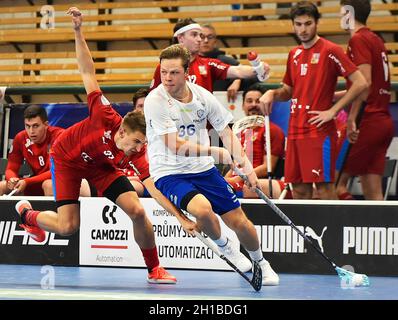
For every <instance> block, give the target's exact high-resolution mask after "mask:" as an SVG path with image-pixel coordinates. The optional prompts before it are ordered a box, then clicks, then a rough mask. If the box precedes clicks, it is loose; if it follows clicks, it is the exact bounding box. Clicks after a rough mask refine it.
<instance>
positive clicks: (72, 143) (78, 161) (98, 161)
mask: <svg viewBox="0 0 398 320" xmlns="http://www.w3.org/2000/svg"><path fill="white" fill-rule="evenodd" d="M87 104H88V109H89V116H88V118H86V119H84V120H82V121H80V122H78V123H76V124H74V125H73V126H71V127H69V128H68V129H66V130H65V131H64V132H63V133H62V135H61V136H60V137H59V139H57V141H56V142H55V143H54V145H53V147H52V149H51V152H50V154H51V156H53V157H54V158H57V160H62V161H63V162H64V163H65V164H66V165H68V166H70V167H72V168H76V169H83V170H91V171H95V170H96V169H97V168H98V169H99V168H115V170H116V166H115V164H114V163H115V161H117V160H116V159H120V158H121V157H122V156H121V155H120V154H121V152H120V150H119V149H118V148H117V147H116V144H115V142H114V136H115V134H116V132H117V131H118V129H119V127H120V125H121V123H122V117H121V116H120V115H119V114H118V113H117V112H116V111H115V110H114V109H113V108H112V106H111V104H110V102H109V101H108V100H107V99H106V98H105V97H104V96H103V95H102V92H101V91H94V92H91V93H90V94H89V95H88V96H87Z"/></svg>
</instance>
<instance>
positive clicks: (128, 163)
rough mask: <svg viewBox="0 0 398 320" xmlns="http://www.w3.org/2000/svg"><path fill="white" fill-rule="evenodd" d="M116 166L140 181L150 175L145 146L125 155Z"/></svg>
mask: <svg viewBox="0 0 398 320" xmlns="http://www.w3.org/2000/svg"><path fill="white" fill-rule="evenodd" d="M117 167H118V168H119V169H120V170H121V171H123V173H124V174H125V175H126V176H127V177H136V178H137V179H138V180H140V181H144V180H145V179H146V178H148V177H149V176H150V174H149V162H148V156H147V152H146V146H145V147H144V148H142V149H141V151H140V152H137V153H134V154H132V155H130V156H129V157H127V156H125V157H124V158H123V159H122V160H121V161H120V162H119V163H118V164H117Z"/></svg>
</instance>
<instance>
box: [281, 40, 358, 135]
mask: <svg viewBox="0 0 398 320" xmlns="http://www.w3.org/2000/svg"><path fill="white" fill-rule="evenodd" d="M356 70H357V67H356V66H355V65H354V64H353V63H352V62H351V60H350V59H349V58H348V57H347V55H346V54H345V53H344V51H343V50H342V49H341V48H340V47H339V46H338V45H336V44H334V43H333V42H330V41H328V40H326V39H324V38H319V40H318V41H317V42H316V43H315V44H314V45H313V46H312V47H311V48H308V49H304V47H303V46H302V45H300V46H298V47H296V48H294V49H293V50H291V51H290V52H289V56H288V60H287V67H286V73H285V76H284V78H283V82H284V83H285V84H287V85H288V86H290V87H292V88H293V92H292V100H291V107H290V110H291V111H290V120H289V133H288V138H289V139H305V138H308V137H318V136H320V135H322V136H323V135H326V134H333V132H336V127H335V124H334V121H329V122H327V123H325V124H323V125H322V126H321V127H320V128H317V127H316V125H315V124H309V123H308V120H309V119H310V118H312V117H313V116H314V115H313V114H308V111H314V110H318V111H324V110H328V109H330V107H332V105H333V102H332V101H333V95H334V91H335V89H336V83H337V78H338V76H343V77H348V76H349V75H350V74H352V73H353V72H355V71H356Z"/></svg>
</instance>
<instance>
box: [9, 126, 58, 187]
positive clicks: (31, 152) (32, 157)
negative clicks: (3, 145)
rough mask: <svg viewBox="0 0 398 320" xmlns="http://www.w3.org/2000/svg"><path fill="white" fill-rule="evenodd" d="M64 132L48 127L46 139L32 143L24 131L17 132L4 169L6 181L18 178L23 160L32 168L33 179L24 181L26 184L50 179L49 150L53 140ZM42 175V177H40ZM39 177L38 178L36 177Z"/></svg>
mask: <svg viewBox="0 0 398 320" xmlns="http://www.w3.org/2000/svg"><path fill="white" fill-rule="evenodd" d="M63 131H64V129H62V128H58V127H52V126H49V127H48V129H47V133H46V139H45V140H44V141H43V142H42V143H40V144H36V143H33V142H32V141H31V140H30V139H29V136H28V134H27V132H26V131H25V130H23V131H21V132H19V133H18V134H17V135H16V136H15V138H14V141H13V144H12V147H11V150H10V153H9V154H8V163H7V169H6V180H9V179H10V178H16V177H19V175H18V171H19V168H20V167H21V165H22V163H23V161H24V159H25V161H26V162H27V163H28V164H29V166H30V167H31V168H32V172H33V175H34V177H30V178H27V179H25V181H26V183H27V184H29V183H34V182H42V181H44V180H46V179H50V178H51V173H50V171H49V170H50V161H49V150H50V147H51V145H52V144H53V143H54V141H55V139H56V138H57V137H58V136H59V135H60V134H61V133H62V132H63ZM42 174H44V175H42ZM39 175H41V176H40V177H38V176H39Z"/></svg>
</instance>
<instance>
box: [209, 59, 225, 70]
mask: <svg viewBox="0 0 398 320" xmlns="http://www.w3.org/2000/svg"><path fill="white" fill-rule="evenodd" d="M209 66H213V67H216V68H217V69H220V70H225V68H226V66H222V65H219V64H218V63H216V62H214V61H209Z"/></svg>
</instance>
